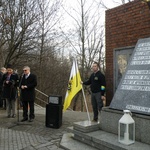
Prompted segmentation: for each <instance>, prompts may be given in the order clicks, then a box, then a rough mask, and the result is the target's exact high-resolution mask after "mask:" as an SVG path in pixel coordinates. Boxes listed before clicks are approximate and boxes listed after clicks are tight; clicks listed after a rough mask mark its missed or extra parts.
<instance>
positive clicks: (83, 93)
mask: <svg viewBox="0 0 150 150" xmlns="http://www.w3.org/2000/svg"><path fill="white" fill-rule="evenodd" d="M82 94H83V98H84V102H85V107H86V111H87V115H88V119H89V121H91V119H90V115H89V110H88V107H87V102H86V98H85V94H84V90H83V86H82Z"/></svg>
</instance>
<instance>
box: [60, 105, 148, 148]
mask: <svg viewBox="0 0 150 150" xmlns="http://www.w3.org/2000/svg"><path fill="white" fill-rule="evenodd" d="M122 115H123V112H122V111H117V110H112V109H109V108H107V107H106V108H103V110H102V113H101V117H100V123H93V122H89V121H81V122H75V123H74V125H73V127H69V128H68V132H69V133H66V134H64V135H63V137H62V140H61V143H60V146H61V147H62V148H64V149H66V150H79V149H86V150H150V140H149V139H150V135H149V131H150V126H149V125H150V119H149V116H145V115H138V114H133V116H132V117H133V119H134V120H135V127H136V128H135V131H136V141H135V143H133V144H131V145H124V144H121V143H119V142H118V121H119V120H120V118H121V117H122Z"/></svg>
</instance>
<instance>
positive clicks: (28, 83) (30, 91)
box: [19, 66, 37, 122]
mask: <svg viewBox="0 0 150 150" xmlns="http://www.w3.org/2000/svg"><path fill="white" fill-rule="evenodd" d="M23 72H24V73H23V75H22V77H21V78H20V81H19V83H20V89H21V101H22V105H23V119H22V120H21V121H22V122H23V121H26V120H28V119H29V122H32V121H33V119H34V118H35V114H34V100H35V87H36V86H37V77H36V75H34V74H32V73H30V67H28V66H24V67H23ZM28 105H29V107H28ZM28 109H29V116H28Z"/></svg>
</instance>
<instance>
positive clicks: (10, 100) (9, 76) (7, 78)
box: [2, 64, 18, 118]
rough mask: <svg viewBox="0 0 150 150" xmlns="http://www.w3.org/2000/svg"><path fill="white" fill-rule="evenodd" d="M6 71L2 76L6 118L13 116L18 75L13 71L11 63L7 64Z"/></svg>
mask: <svg viewBox="0 0 150 150" xmlns="http://www.w3.org/2000/svg"><path fill="white" fill-rule="evenodd" d="M6 69H7V73H5V74H4V75H3V77H2V83H3V93H2V95H3V98H5V99H6V105H7V115H8V118H10V117H12V118H15V116H16V114H15V101H16V96H17V85H18V75H17V74H15V73H13V69H12V65H10V64H8V65H7V67H6Z"/></svg>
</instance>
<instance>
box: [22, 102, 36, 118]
mask: <svg viewBox="0 0 150 150" xmlns="http://www.w3.org/2000/svg"><path fill="white" fill-rule="evenodd" d="M22 105H23V118H25V119H28V110H29V118H30V119H34V118H35V115H34V101H23V102H22ZM28 105H29V107H28Z"/></svg>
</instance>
